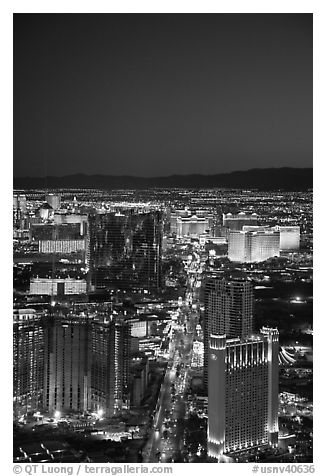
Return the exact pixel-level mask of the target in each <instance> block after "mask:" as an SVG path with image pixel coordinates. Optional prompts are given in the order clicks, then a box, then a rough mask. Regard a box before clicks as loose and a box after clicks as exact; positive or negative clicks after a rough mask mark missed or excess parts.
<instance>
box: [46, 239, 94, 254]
mask: <svg viewBox="0 0 326 476" xmlns="http://www.w3.org/2000/svg"><path fill="white" fill-rule="evenodd" d="M38 246H39V253H56V254H66V253H67V254H70V253H76V252H77V251H85V249H86V242H85V240H40V241H39V242H38Z"/></svg>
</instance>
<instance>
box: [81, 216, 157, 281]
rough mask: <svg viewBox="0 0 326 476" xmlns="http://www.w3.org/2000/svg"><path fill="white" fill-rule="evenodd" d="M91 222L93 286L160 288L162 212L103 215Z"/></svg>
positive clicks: (90, 255)
mask: <svg viewBox="0 0 326 476" xmlns="http://www.w3.org/2000/svg"><path fill="white" fill-rule="evenodd" d="M89 220H90V222H89V268H90V284H91V286H92V287H94V288H95V289H96V288H115V289H131V288H134V289H135V288H143V289H158V288H160V286H161V256H162V233H163V231H162V230H163V228H162V214H161V212H157V211H155V212H149V213H133V212H132V211H126V212H125V213H104V214H103V213H99V214H96V215H92V216H90V218H89Z"/></svg>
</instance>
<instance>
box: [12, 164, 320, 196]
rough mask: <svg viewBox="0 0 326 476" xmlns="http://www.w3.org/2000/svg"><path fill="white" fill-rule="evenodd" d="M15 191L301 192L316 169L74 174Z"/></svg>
mask: <svg viewBox="0 0 326 476" xmlns="http://www.w3.org/2000/svg"><path fill="white" fill-rule="evenodd" d="M13 187H14V189H26V190H31V189H57V188H89V189H103V190H110V189H123V188H125V189H147V188H236V189H241V188H254V189H258V190H266V191H268V190H288V191H300V190H307V189H312V187H313V169H312V168H291V167H282V168H267V169H250V170H245V171H235V172H230V173H222V174H214V175H203V174H188V175H170V176H165V177H136V176H130V175H119V176H115V175H100V174H98V175H87V174H82V173H80V174H73V175H65V176H63V177H57V176H47V177H14V179H13Z"/></svg>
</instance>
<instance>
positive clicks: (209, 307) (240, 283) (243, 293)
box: [204, 277, 254, 388]
mask: <svg viewBox="0 0 326 476" xmlns="http://www.w3.org/2000/svg"><path fill="white" fill-rule="evenodd" d="M204 286H205V288H204V292H205V297H204V299H205V308H204V309H205V310H204V383H205V386H206V388H207V378H208V352H209V337H210V335H211V334H214V335H223V334H225V335H226V337H228V338H231V337H245V336H247V335H249V334H251V333H252V328H253V309H254V292H253V285H252V283H251V282H250V281H246V280H228V279H221V278H216V277H211V278H207V279H206V281H205V284H204Z"/></svg>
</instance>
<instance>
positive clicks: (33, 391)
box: [13, 309, 44, 417]
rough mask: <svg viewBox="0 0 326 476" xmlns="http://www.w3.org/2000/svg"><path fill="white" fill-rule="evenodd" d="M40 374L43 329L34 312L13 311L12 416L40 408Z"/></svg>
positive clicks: (42, 372)
mask: <svg viewBox="0 0 326 476" xmlns="http://www.w3.org/2000/svg"><path fill="white" fill-rule="evenodd" d="M43 375H44V327H43V323H42V314H41V313H38V312H37V311H35V310H34V309H19V310H14V314H13V385H14V413H15V416H16V417H19V416H21V415H22V414H24V413H26V412H27V411H36V410H38V409H39V408H40V407H41V406H42V398H43Z"/></svg>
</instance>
